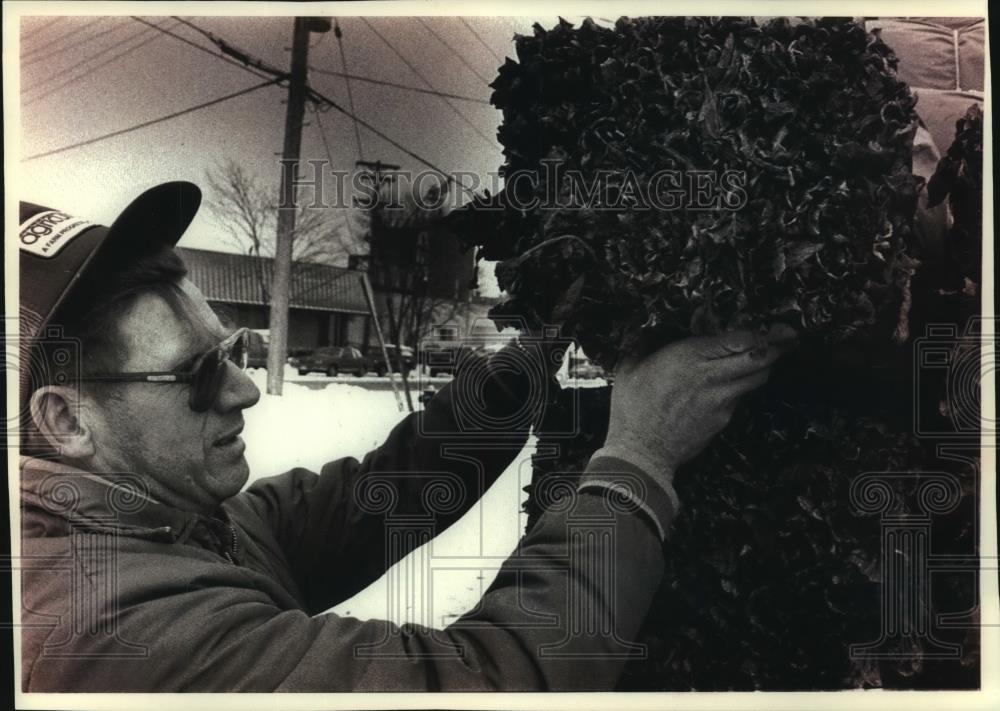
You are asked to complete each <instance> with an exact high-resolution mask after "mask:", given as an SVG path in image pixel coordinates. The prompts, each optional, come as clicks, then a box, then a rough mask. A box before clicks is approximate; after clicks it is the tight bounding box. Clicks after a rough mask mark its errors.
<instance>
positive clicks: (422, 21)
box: [417, 17, 490, 86]
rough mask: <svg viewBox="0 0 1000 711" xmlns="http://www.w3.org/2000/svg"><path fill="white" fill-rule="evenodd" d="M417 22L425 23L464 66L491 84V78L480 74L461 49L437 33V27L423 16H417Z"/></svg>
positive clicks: (425, 27) (487, 83)
mask: <svg viewBox="0 0 1000 711" xmlns="http://www.w3.org/2000/svg"><path fill="white" fill-rule="evenodd" d="M417 22H419V23H420V24H421V25H423V26H424V29H426V30H427V31H428V32H430V33H431V34H432V35H434V36H435V37H436V38H437V40H438V42H440V43H441V44H443V45H444V46H445V47H447V48H448V51H450V52H451V53H452V54H454V55H455V57H457V58H458V61H460V62H461V63H462V64H463V65H464V66H465V68H466V69H468V70H469V71H470V72H472V73H473V74H475V75H476V78H478V79H479V80H480V81H481V82H483V83H484V84H486V85H487V86H489V84H490V80H489V79H487V78H486V77H484V76H483V75H482V74H480V73H479V72H478V71H476V68H475V67H474V66H472V65H471V64H470V63H469V62H468V60H466V58H465V57H464V56H462V54H461V53H460V52H459V51H458V50H457V49H455V48H454V47H452V46H451V45H450V44H448V41H447V40H446V39H445V38H444V37H442V36H441V35H439V34H438V33H437V31H436V30H435V29H434V28H433V27H431V26H430V25H429V24H428V23H427V21H426V20H424V18H422V17H418V18H417Z"/></svg>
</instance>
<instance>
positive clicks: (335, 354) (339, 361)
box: [289, 346, 374, 377]
mask: <svg viewBox="0 0 1000 711" xmlns="http://www.w3.org/2000/svg"><path fill="white" fill-rule="evenodd" d="M289 363H290V364H291V365H292V367H293V368H295V369H296V370H298V371H299V375H305V374H306V373H317V372H318V373H326V374H327V375H330V376H334V375H340V374H341V373H352V374H354V375H357V376H358V377H360V376H362V375H364V374H365V373H367V372H368V371H369V370H373V369H374V367H373V365H372V363H371V361H370V360H369V359H368V358H367V357H365V356H364V355H362V353H361V351H359V350H358V349H357V348H353V347H351V346H324V347H322V348H317V349H316V350H314V351H312V352H310V353H306V354H304V355H299V356H293V357H292V358H290V359H289Z"/></svg>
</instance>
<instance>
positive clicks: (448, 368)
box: [420, 341, 481, 378]
mask: <svg viewBox="0 0 1000 711" xmlns="http://www.w3.org/2000/svg"><path fill="white" fill-rule="evenodd" d="M480 350H481V349H480V348H474V347H472V346H470V345H469V344H467V343H465V342H464V341H438V342H437V343H424V344H422V345H421V349H420V363H421V365H423V366H424V367H426V368H427V372H428V374H429V375H430V376H431V377H432V378H435V377H437V376H439V375H454V374H455V371H456V370H457V369H458V368H459V366H461V364H462V361H463V360H464V359H466V358H467V357H469V356H470V355H473V354H475V353H477V352H479V351H480Z"/></svg>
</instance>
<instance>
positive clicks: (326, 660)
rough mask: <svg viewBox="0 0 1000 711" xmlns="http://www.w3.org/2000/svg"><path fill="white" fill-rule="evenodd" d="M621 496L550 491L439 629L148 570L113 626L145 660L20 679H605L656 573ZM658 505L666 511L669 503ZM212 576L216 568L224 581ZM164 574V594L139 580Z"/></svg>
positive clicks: (94, 684) (202, 686) (512, 684)
mask: <svg viewBox="0 0 1000 711" xmlns="http://www.w3.org/2000/svg"><path fill="white" fill-rule="evenodd" d="M608 477H609V474H608V467H605V468H604V471H602V472H601V474H600V478H601V479H602V480H606V479H608ZM651 485H652V486H655V484H651ZM628 501H629V499H628V497H623V498H620V499H615V497H614V496H612V495H611V494H610V493H609V490H608V489H604V490H599V489H589V490H586V491H584V490H582V489H581V490H579V491H576V492H574V493H572V494H567V495H565V496H563V497H562V498H560V499H558V500H556V501H555V502H554V504H553V506H552V507H551V508H550V509H549V511H548V512H547V513H546V514H545V515H544V516H542V517H541V519H540V520H539V522H538V524H537V525H536V526H535V527H534V528H533V529H532V530H531V532H530V533H529V534H528V535H527V536H526V537H525V538H524V539H523V540H522V545H521V547H520V549H519V551H518V552H517V554H516V555H514V556H512V557H511V558H510V559H509V560H508V561H506V562H505V563H504V565H503V566H502V568H501V570H500V573H499V575H498V577H497V579H496V581H495V582H494V584H493V585H492V586H491V587H490V589H489V590H488V591H487V593H486V594H485V595H484V597H483V598H482V601H481V603H480V605H479V606H478V607H477V608H476V610H474V611H472V612H471V613H469V614H467V615H465V616H464V617H462V618H461V619H459V620H458V621H457V622H455V623H454V624H452V625H450V626H449V627H447V628H446V629H444V630H430V629H425V628H420V627H413V626H406V627H397V626H394V625H393V624H391V623H388V622H385V621H375V620H372V621H359V620H357V619H353V618H345V617H339V616H336V615H333V614H323V615H318V616H314V617H313V616H309V615H307V614H305V613H304V612H302V611H299V610H287V609H286V610H283V609H280V608H278V607H277V606H276V605H275V604H274V603H273V601H271V600H270V599H269V598H268V597H267V596H266V595H265V594H264V593H263V592H261V590H260V588H259V587H258V586H257V585H255V584H254V580H253V578H252V577H250V576H247V577H246V579H245V581H244V582H242V583H241V582H240V572H241V571H239V569H234V568H233V567H232V566H226V565H222V564H216V565H215V566H214V567H213V568H212V570H214V571H217V572H216V573H208V572H205V573H203V574H201V575H199V578H198V580H196V581H190V580H186V581H177V580H176V579H172V576H171V575H170V573H169V572H168V571H166V570H162V571H160V570H153V571H151V573H150V580H149V581H147V582H148V584H147V586H146V587H145V588H144V590H143V591H142V594H141V595H138V594H137V595H136V596H135V597H134V599H133V598H131V597H129V596H125V598H124V599H123V600H122V607H121V608H120V611H119V612H118V619H119V625H118V629H119V630H120V632H121V634H122V636H123V637H125V638H127V639H131V640H137V641H142V642H144V643H146V644H149V645H150V649H149V654H148V655H147V656H146V657H145V658H142V659H123V658H117V659H116V658H108V657H102V655H101V654H100V652H101V651H102V650H101V649H99V648H97V647H93V648H88V649H87V650H86V652H87V656H88V658H87V659H86V660H83V661H81V660H80V659H69V658H64V659H49V660H46V661H45V662H44V663H43V664H39V665H37V666H36V668H35V670H34V672H33V674H32V679H31V684H30V688H33V689H36V690H49V691H53V690H60V689H61V690H74V691H97V690H100V691H111V690H115V691H150V690H157V691H202V692H209V691H255V692H269V691H302V692H304V691H310V692H344V691H388V692H391V691H489V690H492V691H547V690H551V691H587V690H590V691H602V690H603V691H608V690H611V689H613V688H614V685H615V683H616V682H617V679H618V677H619V676H620V673H621V669H622V667H623V665H624V663H625V661H626V660H627V659H628V658H629V657H631V656H636V655H642V654H643V649H642V648H640V647H638V646H636V645H635V644H634V642H633V640H634V639H635V636H636V634H637V632H638V629H639V627H640V625H641V623H642V620H643V619H644V617H645V615H646V613H647V611H648V608H649V605H650V603H651V600H652V598H653V593H654V591H655V589H656V587H657V584H658V583H659V579H660V576H661V575H662V571H663V553H662V548H661V546H662V540H661V538H660V537H659V535H657V533H656V527H655V526H653V525H651V523H650V521H649V519H648V518H647V517H646V515H645V514H643V512H642V511H640V510H637V509H636V508H635V507H631V508H630V507H629V506H628ZM657 515H658V516H659V517H660V518H661V521H660V523H664V522H665V521H668V520H669V516H670V515H671V512H670V511H666V510H661V511H659V512H658V514H657ZM213 574H214V575H219V576H223V575H225V576H228V577H226V579H225V580H226V582H225V585H226V587H221V586H220V584H219V582H220V581H213V580H211V577H212V575H213ZM173 577H175V576H173ZM171 585H172V586H173V590H174V593H175V594H173V595H170V594H162V593H163V592H164V591H163V590H161V591H157V592H156V594H152V593H151V591H150V589H149V586H153V587H161V586H171ZM88 639H90V641H91V644H94V645H99V644H100V643H101V639H100V638H93V637H92V638H88Z"/></svg>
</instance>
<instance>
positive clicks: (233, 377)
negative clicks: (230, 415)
mask: <svg viewBox="0 0 1000 711" xmlns="http://www.w3.org/2000/svg"><path fill="white" fill-rule="evenodd" d="M258 400H260V390H259V389H258V388H257V386H256V385H254V383H253V381H252V380H251V379H250V376H249V375H247V374H246V372H244V371H242V370H240V369H239V368H237V367H236V365H235V364H234V363H226V372H225V375H224V376H223V381H222V387H221V388H219V396H218V397H217V398H216V401H215V409H216V410H218V411H220V412H230V411H232V410H245V409H246V408H248V407H252V406H253V405H255V404H257V401H258Z"/></svg>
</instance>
